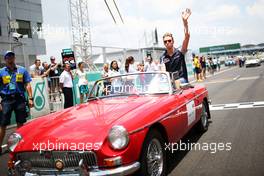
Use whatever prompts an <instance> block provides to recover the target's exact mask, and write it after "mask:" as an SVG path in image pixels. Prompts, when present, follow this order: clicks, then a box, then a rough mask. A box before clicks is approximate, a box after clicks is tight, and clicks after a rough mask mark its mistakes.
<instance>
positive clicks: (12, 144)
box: [7, 133, 22, 152]
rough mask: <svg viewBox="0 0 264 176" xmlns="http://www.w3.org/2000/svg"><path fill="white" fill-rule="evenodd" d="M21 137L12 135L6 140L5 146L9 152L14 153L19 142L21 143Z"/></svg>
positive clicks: (16, 134)
mask: <svg viewBox="0 0 264 176" xmlns="http://www.w3.org/2000/svg"><path fill="white" fill-rule="evenodd" d="M21 139H22V137H21V135H20V134H18V133H13V134H11V135H10V136H9V138H8V140H7V145H8V148H9V150H10V151H12V152H13V151H14V150H15V148H16V146H17V144H18V143H19V141H21Z"/></svg>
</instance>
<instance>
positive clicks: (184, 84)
mask: <svg viewBox="0 0 264 176" xmlns="http://www.w3.org/2000/svg"><path fill="white" fill-rule="evenodd" d="M180 88H181V89H189V88H194V86H193V85H192V84H190V83H181V84H180Z"/></svg>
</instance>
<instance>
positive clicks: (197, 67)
mask: <svg viewBox="0 0 264 176" xmlns="http://www.w3.org/2000/svg"><path fill="white" fill-rule="evenodd" d="M193 62H194V63H193V64H194V69H195V73H196V81H198V82H201V81H203V80H202V76H201V63H200V60H199V57H198V56H195V57H194V60H193Z"/></svg>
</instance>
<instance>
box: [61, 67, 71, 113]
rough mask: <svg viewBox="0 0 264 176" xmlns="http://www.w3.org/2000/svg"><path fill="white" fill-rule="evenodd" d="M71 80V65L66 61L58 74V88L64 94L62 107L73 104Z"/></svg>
mask: <svg viewBox="0 0 264 176" xmlns="http://www.w3.org/2000/svg"><path fill="white" fill-rule="evenodd" d="M72 81H73V76H72V73H71V66H70V64H68V63H67V64H65V65H64V71H63V72H62V73H61V75H60V88H61V89H62V92H63V94H64V109H66V108H69V107H71V106H73V94H72V87H73V83H72Z"/></svg>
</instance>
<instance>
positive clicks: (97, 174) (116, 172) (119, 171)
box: [89, 162, 140, 176]
mask: <svg viewBox="0 0 264 176" xmlns="http://www.w3.org/2000/svg"><path fill="white" fill-rule="evenodd" d="M139 168H140V163H139V162H135V163H133V164H131V165H128V166H120V167H118V168H114V169H108V170H95V171H90V172H89V176H103V175H106V176H107V175H109V176H110V175H112V176H122V175H130V174H133V173H134V172H136V171H137V170H138V169H139Z"/></svg>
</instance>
